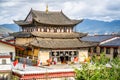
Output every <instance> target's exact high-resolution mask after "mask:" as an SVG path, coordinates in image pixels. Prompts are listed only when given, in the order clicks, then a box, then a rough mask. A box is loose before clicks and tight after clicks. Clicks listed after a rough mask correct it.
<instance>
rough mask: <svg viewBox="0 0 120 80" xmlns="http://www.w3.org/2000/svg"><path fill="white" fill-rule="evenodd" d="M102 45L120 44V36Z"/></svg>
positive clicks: (114, 45)
mask: <svg viewBox="0 0 120 80" xmlns="http://www.w3.org/2000/svg"><path fill="white" fill-rule="evenodd" d="M100 46H113V47H116V46H120V38H117V39H115V40H112V41H109V42H106V43H104V44H101V45H100Z"/></svg>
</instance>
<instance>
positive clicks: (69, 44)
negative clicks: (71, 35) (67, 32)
mask: <svg viewBox="0 0 120 80" xmlns="http://www.w3.org/2000/svg"><path fill="white" fill-rule="evenodd" d="M30 44H31V45H33V46H36V47H40V48H49V49H64V48H65V49H69V48H82V47H92V46H95V45H96V44H93V43H90V42H83V41H80V40H79V39H77V38H76V39H49V38H46V39H43V38H36V40H34V41H32V42H31V43H30Z"/></svg>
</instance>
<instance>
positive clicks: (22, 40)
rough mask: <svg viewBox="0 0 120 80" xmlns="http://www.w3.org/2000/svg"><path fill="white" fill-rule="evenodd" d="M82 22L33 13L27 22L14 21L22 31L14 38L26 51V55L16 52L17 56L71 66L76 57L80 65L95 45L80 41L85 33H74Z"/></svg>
mask: <svg viewBox="0 0 120 80" xmlns="http://www.w3.org/2000/svg"><path fill="white" fill-rule="evenodd" d="M82 21H83V20H72V19H69V18H68V17H67V16H66V15H65V14H64V13H63V12H62V11H48V8H47V9H46V11H37V10H33V9H31V10H30V12H29V13H28V15H27V17H26V18H25V20H19V21H14V22H15V23H16V24H18V25H19V26H20V27H21V29H22V31H21V32H17V33H13V34H12V35H13V36H14V37H16V41H15V42H16V44H17V45H20V46H24V47H25V50H24V51H22V52H21V51H17V55H18V56H23V57H29V58H33V59H39V60H40V61H42V62H43V63H46V61H47V60H48V59H50V58H52V61H56V62H57V63H59V62H62V63H64V62H71V61H73V58H75V57H77V58H78V62H79V61H84V59H85V58H87V57H88V48H89V47H92V46H94V44H93V43H90V42H84V41H81V40H80V38H82V37H84V36H86V35H87V34H86V33H78V32H74V31H73V28H74V27H75V25H77V24H79V23H81V22H82ZM21 54H22V55H21Z"/></svg>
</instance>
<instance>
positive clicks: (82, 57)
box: [78, 49, 88, 62]
mask: <svg viewBox="0 0 120 80" xmlns="http://www.w3.org/2000/svg"><path fill="white" fill-rule="evenodd" d="M78 53H79V54H78V55H79V62H83V61H84V60H85V58H88V50H87V49H83V50H78Z"/></svg>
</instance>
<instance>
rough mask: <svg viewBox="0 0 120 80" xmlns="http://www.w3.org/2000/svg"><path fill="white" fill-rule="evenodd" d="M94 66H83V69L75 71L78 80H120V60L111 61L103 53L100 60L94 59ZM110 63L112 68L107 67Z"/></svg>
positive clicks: (87, 64)
mask: <svg viewBox="0 0 120 80" xmlns="http://www.w3.org/2000/svg"><path fill="white" fill-rule="evenodd" d="M92 61H93V63H94V64H91V63H85V64H82V68H81V69H75V72H76V76H75V79H76V80H120V58H115V59H113V60H111V61H110V59H108V58H106V57H105V54H104V53H102V54H101V55H100V56H99V58H98V56H96V55H95V56H94V57H93V58H92ZM107 63H109V64H110V65H111V67H106V64H107Z"/></svg>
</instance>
